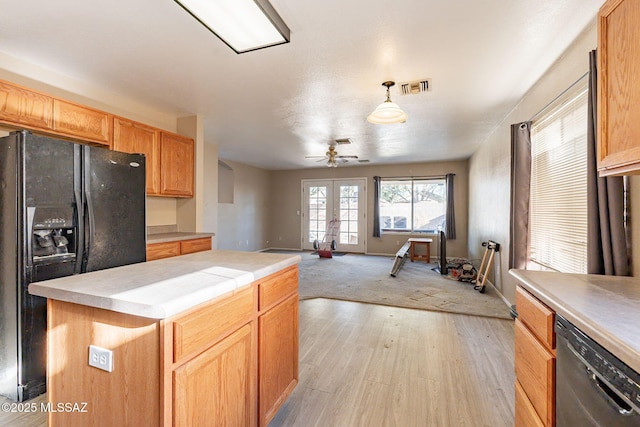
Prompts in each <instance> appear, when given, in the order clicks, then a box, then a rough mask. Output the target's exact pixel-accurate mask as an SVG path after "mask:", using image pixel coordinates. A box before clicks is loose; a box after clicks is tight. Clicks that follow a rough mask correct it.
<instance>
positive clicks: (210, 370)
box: [173, 324, 255, 427]
mask: <svg viewBox="0 0 640 427" xmlns="http://www.w3.org/2000/svg"><path fill="white" fill-rule="evenodd" d="M251 332H252V327H251V325H250V324H248V325H245V326H243V327H242V328H240V329H239V330H238V331H236V332H235V333H233V334H231V335H230V336H229V337H227V338H225V339H224V340H222V341H221V342H219V343H218V344H216V345H214V346H212V347H211V348H210V349H208V350H206V351H205V352H204V353H202V354H200V355H199V356H197V357H196V358H194V359H193V360H190V361H189V362H187V363H185V364H184V365H183V366H181V367H179V368H177V369H176V370H175V371H174V372H173V390H174V396H173V405H174V411H173V413H174V423H173V425H174V426H175V427H197V426H214V425H215V426H251V425H252V424H253V410H252V405H253V402H255V396H254V392H253V389H254V387H253V381H252V379H251V372H252V360H253V359H252V358H253V353H252V350H251V347H252V339H251V335H252V333H251Z"/></svg>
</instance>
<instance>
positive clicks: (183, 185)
mask: <svg viewBox="0 0 640 427" xmlns="http://www.w3.org/2000/svg"><path fill="white" fill-rule="evenodd" d="M194 161H195V148H194V144H193V139H191V138H186V137H184V136H180V135H175V134H172V133H168V132H161V133H160V168H161V170H162V174H161V175H160V195H162V196H171V197H193V179H194V177H193V174H194Z"/></svg>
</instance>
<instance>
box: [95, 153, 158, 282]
mask: <svg viewBox="0 0 640 427" xmlns="http://www.w3.org/2000/svg"><path fill="white" fill-rule="evenodd" d="M83 149H84V159H83V162H84V171H83V177H84V184H83V185H84V196H85V197H84V199H85V204H84V212H85V217H84V218H85V254H84V260H83V272H86V271H95V270H102V269H105V268H111V267H118V266H121V265H126V264H134V263H137V262H143V261H145V260H146V223H145V213H146V197H145V196H146V195H145V190H146V185H145V158H144V156H143V155H140V154H126V153H120V152H117V151H112V150H107V149H103V148H98V147H83Z"/></svg>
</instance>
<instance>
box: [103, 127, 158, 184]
mask: <svg viewBox="0 0 640 427" xmlns="http://www.w3.org/2000/svg"><path fill="white" fill-rule="evenodd" d="M159 133H160V132H159V131H158V130H157V129H156V128H153V127H151V126H147V125H144V124H142V123H137V122H134V121H132V120H127V119H123V118H122V117H114V118H113V144H112V145H111V148H113V149H114V150H116V151H123V152H125V153H138V154H144V155H145V163H146V173H147V195H149V196H154V195H158V194H160V137H159Z"/></svg>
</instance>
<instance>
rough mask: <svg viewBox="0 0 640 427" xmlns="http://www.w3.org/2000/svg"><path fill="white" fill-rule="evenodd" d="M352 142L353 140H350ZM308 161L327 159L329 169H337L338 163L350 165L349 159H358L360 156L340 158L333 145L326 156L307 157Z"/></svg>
mask: <svg viewBox="0 0 640 427" xmlns="http://www.w3.org/2000/svg"><path fill="white" fill-rule="evenodd" d="M349 141H351V140H349ZM306 157H307V159H318V158H319V159H320V160H318V161H319V162H322V161H324V160H325V159H327V167H328V168H337V167H338V163H348V162H349V160H347V159H357V158H358V156H339V155H338V152H337V151H336V147H335V146H334V145H333V144H330V145H329V151H327V152H326V153H324V156H306Z"/></svg>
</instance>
